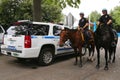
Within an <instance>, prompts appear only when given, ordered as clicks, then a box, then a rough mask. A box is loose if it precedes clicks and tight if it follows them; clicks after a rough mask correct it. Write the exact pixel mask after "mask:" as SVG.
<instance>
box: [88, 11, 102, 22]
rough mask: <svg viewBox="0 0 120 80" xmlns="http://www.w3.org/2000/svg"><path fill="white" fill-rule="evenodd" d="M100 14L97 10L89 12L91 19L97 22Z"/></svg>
mask: <svg viewBox="0 0 120 80" xmlns="http://www.w3.org/2000/svg"><path fill="white" fill-rule="evenodd" d="M100 16H101V15H100V13H98V12H97V11H93V12H91V14H90V18H91V21H92V22H97V21H98V19H99V18H100Z"/></svg>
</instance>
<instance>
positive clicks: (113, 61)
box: [112, 47, 116, 63]
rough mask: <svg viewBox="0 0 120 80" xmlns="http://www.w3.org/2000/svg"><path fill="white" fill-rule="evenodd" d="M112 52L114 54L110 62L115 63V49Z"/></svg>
mask: <svg viewBox="0 0 120 80" xmlns="http://www.w3.org/2000/svg"><path fill="white" fill-rule="evenodd" d="M113 50H114V52H113V53H114V54H113V60H112V63H115V53H116V47H115V48H114V49H113Z"/></svg>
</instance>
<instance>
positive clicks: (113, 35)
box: [110, 29, 117, 47]
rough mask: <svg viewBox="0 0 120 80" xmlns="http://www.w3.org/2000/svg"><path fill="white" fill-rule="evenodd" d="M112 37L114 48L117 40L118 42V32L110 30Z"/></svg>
mask: <svg viewBox="0 0 120 80" xmlns="http://www.w3.org/2000/svg"><path fill="white" fill-rule="evenodd" d="M110 32H111V35H112V43H111V45H112V47H115V46H116V42H115V41H116V40H117V36H116V32H115V31H114V30H113V29H110Z"/></svg>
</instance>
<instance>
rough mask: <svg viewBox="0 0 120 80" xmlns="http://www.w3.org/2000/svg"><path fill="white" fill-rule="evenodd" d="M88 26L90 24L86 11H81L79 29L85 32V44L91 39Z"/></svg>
mask: <svg viewBox="0 0 120 80" xmlns="http://www.w3.org/2000/svg"><path fill="white" fill-rule="evenodd" d="M88 26H89V22H88V20H87V19H86V18H85V17H84V13H83V12H81V13H80V20H79V23H78V30H82V31H83V34H84V38H85V44H86V43H87V42H88V40H90V36H91V35H90V33H89V32H88V30H89V29H88Z"/></svg>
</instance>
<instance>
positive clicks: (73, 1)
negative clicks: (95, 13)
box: [51, 0, 80, 8]
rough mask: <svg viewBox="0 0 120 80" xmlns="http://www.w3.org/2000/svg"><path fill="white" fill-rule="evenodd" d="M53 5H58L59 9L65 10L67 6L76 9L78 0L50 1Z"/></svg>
mask: <svg viewBox="0 0 120 80" xmlns="http://www.w3.org/2000/svg"><path fill="white" fill-rule="evenodd" d="M51 1H52V2H54V3H55V4H58V5H59V6H60V7H61V8H65V7H66V6H67V5H69V6H71V7H75V8H78V7H79V4H80V0H51Z"/></svg>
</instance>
